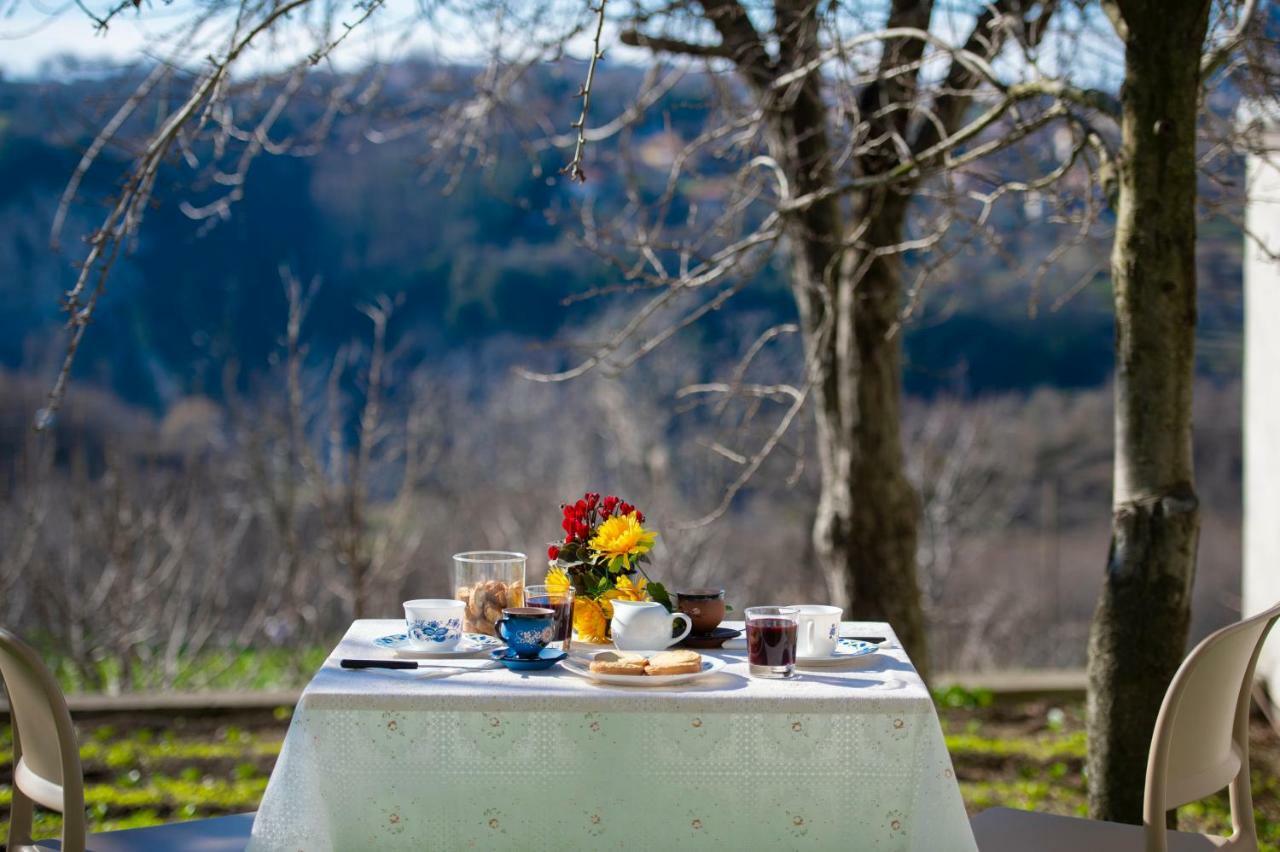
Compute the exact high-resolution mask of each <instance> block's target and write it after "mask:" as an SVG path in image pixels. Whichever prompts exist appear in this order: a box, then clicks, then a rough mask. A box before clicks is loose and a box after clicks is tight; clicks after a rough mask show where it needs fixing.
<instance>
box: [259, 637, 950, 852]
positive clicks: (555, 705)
mask: <svg viewBox="0 0 1280 852" xmlns="http://www.w3.org/2000/svg"><path fill="white" fill-rule="evenodd" d="M403 626H404V625H403V622H399V621H373V620H365V621H357V622H355V623H354V624H353V625H352V626H351V629H350V630H349V631H348V632H347V635H346V636H345V637H344V638H343V640H342V642H341V643H340V644H339V645H338V647H337V648H336V649H335V650H334V652H333V654H332V655H330V657H329V659H328V660H327V661H326V662H325V664H324V666H323V667H322V668H321V669H320V671H319V672H317V674H316V676H315V678H314V679H313V680H312V681H311V683H310V685H309V686H308V687H307V689H306V690H305V692H304V693H303V695H302V699H301V701H300V702H299V703H298V707H297V709H296V710H295V712H294V716H293V722H292V724H291V725H290V726H289V732H288V735H287V736H286V738H285V742H284V747H283V750H282V751H281V753H280V758H279V760H278V761H277V763H276V767H275V770H274V771H273V772H272V773H271V781H270V783H269V784H268V785H267V791H266V794H265V795H264V797H263V800H262V805H261V808H260V809H259V811H258V816H257V820H256V821H255V823H254V827H253V840H252V844H251V846H250V849H253V850H290V852H293V850H307V852H324V850H361V849H413V850H429V849H441V850H454V849H520V850H538V849H614V848H627V849H661V848H684V847H694V846H697V847H702V848H735V849H760V848H765V847H774V848H782V849H792V848H812V849H842V850H850V849H853V850H859V849H868V850H872V849H874V850H920V852H926V850H927V852H945V850H966V852H967V851H968V850H974V849H975V844H974V841H973V835H972V834H971V832H970V830H969V823H968V821H967V819H966V818H965V811H964V805H963V803H962V801H961V799H960V790H959V787H958V786H957V784H956V780H955V774H954V772H953V771H952V766H951V758H950V756H949V755H948V754H947V750H946V747H945V745H944V743H943V739H942V732H941V729H940V727H939V724H938V718H937V715H936V714H935V712H934V708H933V703H932V701H931V700H930V698H929V694H928V691H927V690H926V689H925V687H924V685H923V683H922V682H921V681H920V678H919V677H918V676H917V674H916V672H915V670H914V669H913V668H912V666H911V664H910V662H909V661H908V660H907V657H906V654H905V653H904V652H903V651H902V650H901V647H900V646H899V645H898V643H897V640H896V637H894V636H893V633H892V631H891V630H890V629H889V628H888V626H887V625H884V624H876V623H846V624H844V625H843V628H842V633H843V634H845V635H880V636H888V637H890V639H889V642H887V643H886V647H885V649H884V650H882V651H881V652H880V653H879V654H878V655H877V656H876V658H875V659H874V660H872V661H870V663H869V664H864V665H863V666H860V667H858V668H854V669H833V668H826V669H805V670H802V671H801V673H800V675H799V676H798V677H797V678H795V679H792V680H761V679H755V678H750V677H748V676H747V665H746V659H745V651H727V652H724V653H722V654H720V656H722V657H723V658H724V659H725V660H726V661H727V662H728V665H727V666H726V668H725V669H724V670H723V671H722V672H719V673H716V674H714V675H710V676H708V677H706V678H704V679H703V680H702V681H699V682H697V683H694V684H688V685H685V686H671V687H647V688H641V687H622V686H604V685H599V684H596V683H593V682H590V681H587V680H585V679H584V678H581V677H578V676H576V675H574V674H571V673H569V672H567V671H565V670H564V669H563V668H562V667H556V668H555V669H552V670H550V671H546V672H535V673H529V674H516V673H513V672H509V671H507V670H506V669H491V670H484V671H467V672H464V673H453V672H445V671H440V670H426V671H389V670H362V671H348V670H344V669H341V668H339V666H338V661H339V660H340V659H341V658H343V657H377V656H387V655H388V654H389V652H387V651H384V650H381V649H378V648H377V647H376V646H374V645H373V644H372V642H371V640H372V639H373V638H375V637H377V636H380V635H383V634H387V633H393V632H397V631H399V630H403ZM730 626H740V625H730Z"/></svg>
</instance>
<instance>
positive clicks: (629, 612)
mask: <svg viewBox="0 0 1280 852" xmlns="http://www.w3.org/2000/svg"><path fill="white" fill-rule="evenodd" d="M677 620H683V621H684V632H683V633H681V634H680V635H679V636H675V637H673V636H672V635H671V628H672V627H673V626H674V625H675V623H676V621H677ZM691 629H693V622H692V621H690V620H689V616H687V615H685V614H684V613H683V612H675V613H669V612H667V608H666V607H665V606H663V605H662V604H660V603H657V602H656V601H621V600H615V601H614V602H613V618H612V619H610V621H609V633H610V635H612V636H613V644H614V646H615V647H617V648H618V649H619V650H621V651H657V650H661V649H662V648H669V647H671V646H672V645H674V644H676V643H677V642H679V641H680V640H681V639H683V638H684V637H686V636H688V635H689V631H690V630H691Z"/></svg>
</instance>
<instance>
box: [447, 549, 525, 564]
mask: <svg viewBox="0 0 1280 852" xmlns="http://www.w3.org/2000/svg"><path fill="white" fill-rule="evenodd" d="M528 559H529V557H528V556H525V555H524V554H523V553H519V552H517V551H514V550H464V551H462V552H461V553H455V554H453V561H454V562H469V563H479V562H496V563H499V564H501V563H504V562H526V561H528Z"/></svg>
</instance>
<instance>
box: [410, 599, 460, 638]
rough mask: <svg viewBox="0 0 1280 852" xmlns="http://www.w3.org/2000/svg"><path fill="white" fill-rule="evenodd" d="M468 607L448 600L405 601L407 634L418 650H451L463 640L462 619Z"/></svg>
mask: <svg viewBox="0 0 1280 852" xmlns="http://www.w3.org/2000/svg"><path fill="white" fill-rule="evenodd" d="M466 610H467V605H466V604H465V603H463V602H462V601H455V600H451V599H449V598H419V599H417V600H412V601H405V602H404V626H405V635H406V636H408V637H409V644H410V645H412V646H413V647H414V648H417V649H418V650H419V651H452V650H453V649H454V648H456V647H458V642H460V641H462V617H463V615H465V614H466Z"/></svg>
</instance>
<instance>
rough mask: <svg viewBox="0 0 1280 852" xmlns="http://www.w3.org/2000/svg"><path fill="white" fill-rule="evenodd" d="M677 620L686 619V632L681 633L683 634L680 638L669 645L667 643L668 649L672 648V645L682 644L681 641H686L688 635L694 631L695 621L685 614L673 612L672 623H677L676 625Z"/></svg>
mask: <svg viewBox="0 0 1280 852" xmlns="http://www.w3.org/2000/svg"><path fill="white" fill-rule="evenodd" d="M677 618H683V619H684V632H683V633H681V634H680V635H679V636H677V637H676V638H674V639H672V640H671V641H670V642H668V643H667V647H668V648H670V647H671V646H672V645H674V644H676V643H677V642H681V641H683V640H684V637H686V636H688V635H689V632H690V631H692V630H693V619H691V618H689V616H687V615H685V614H684V613H683V612H673V613H671V623H672V624H675V623H676V619H677Z"/></svg>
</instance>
